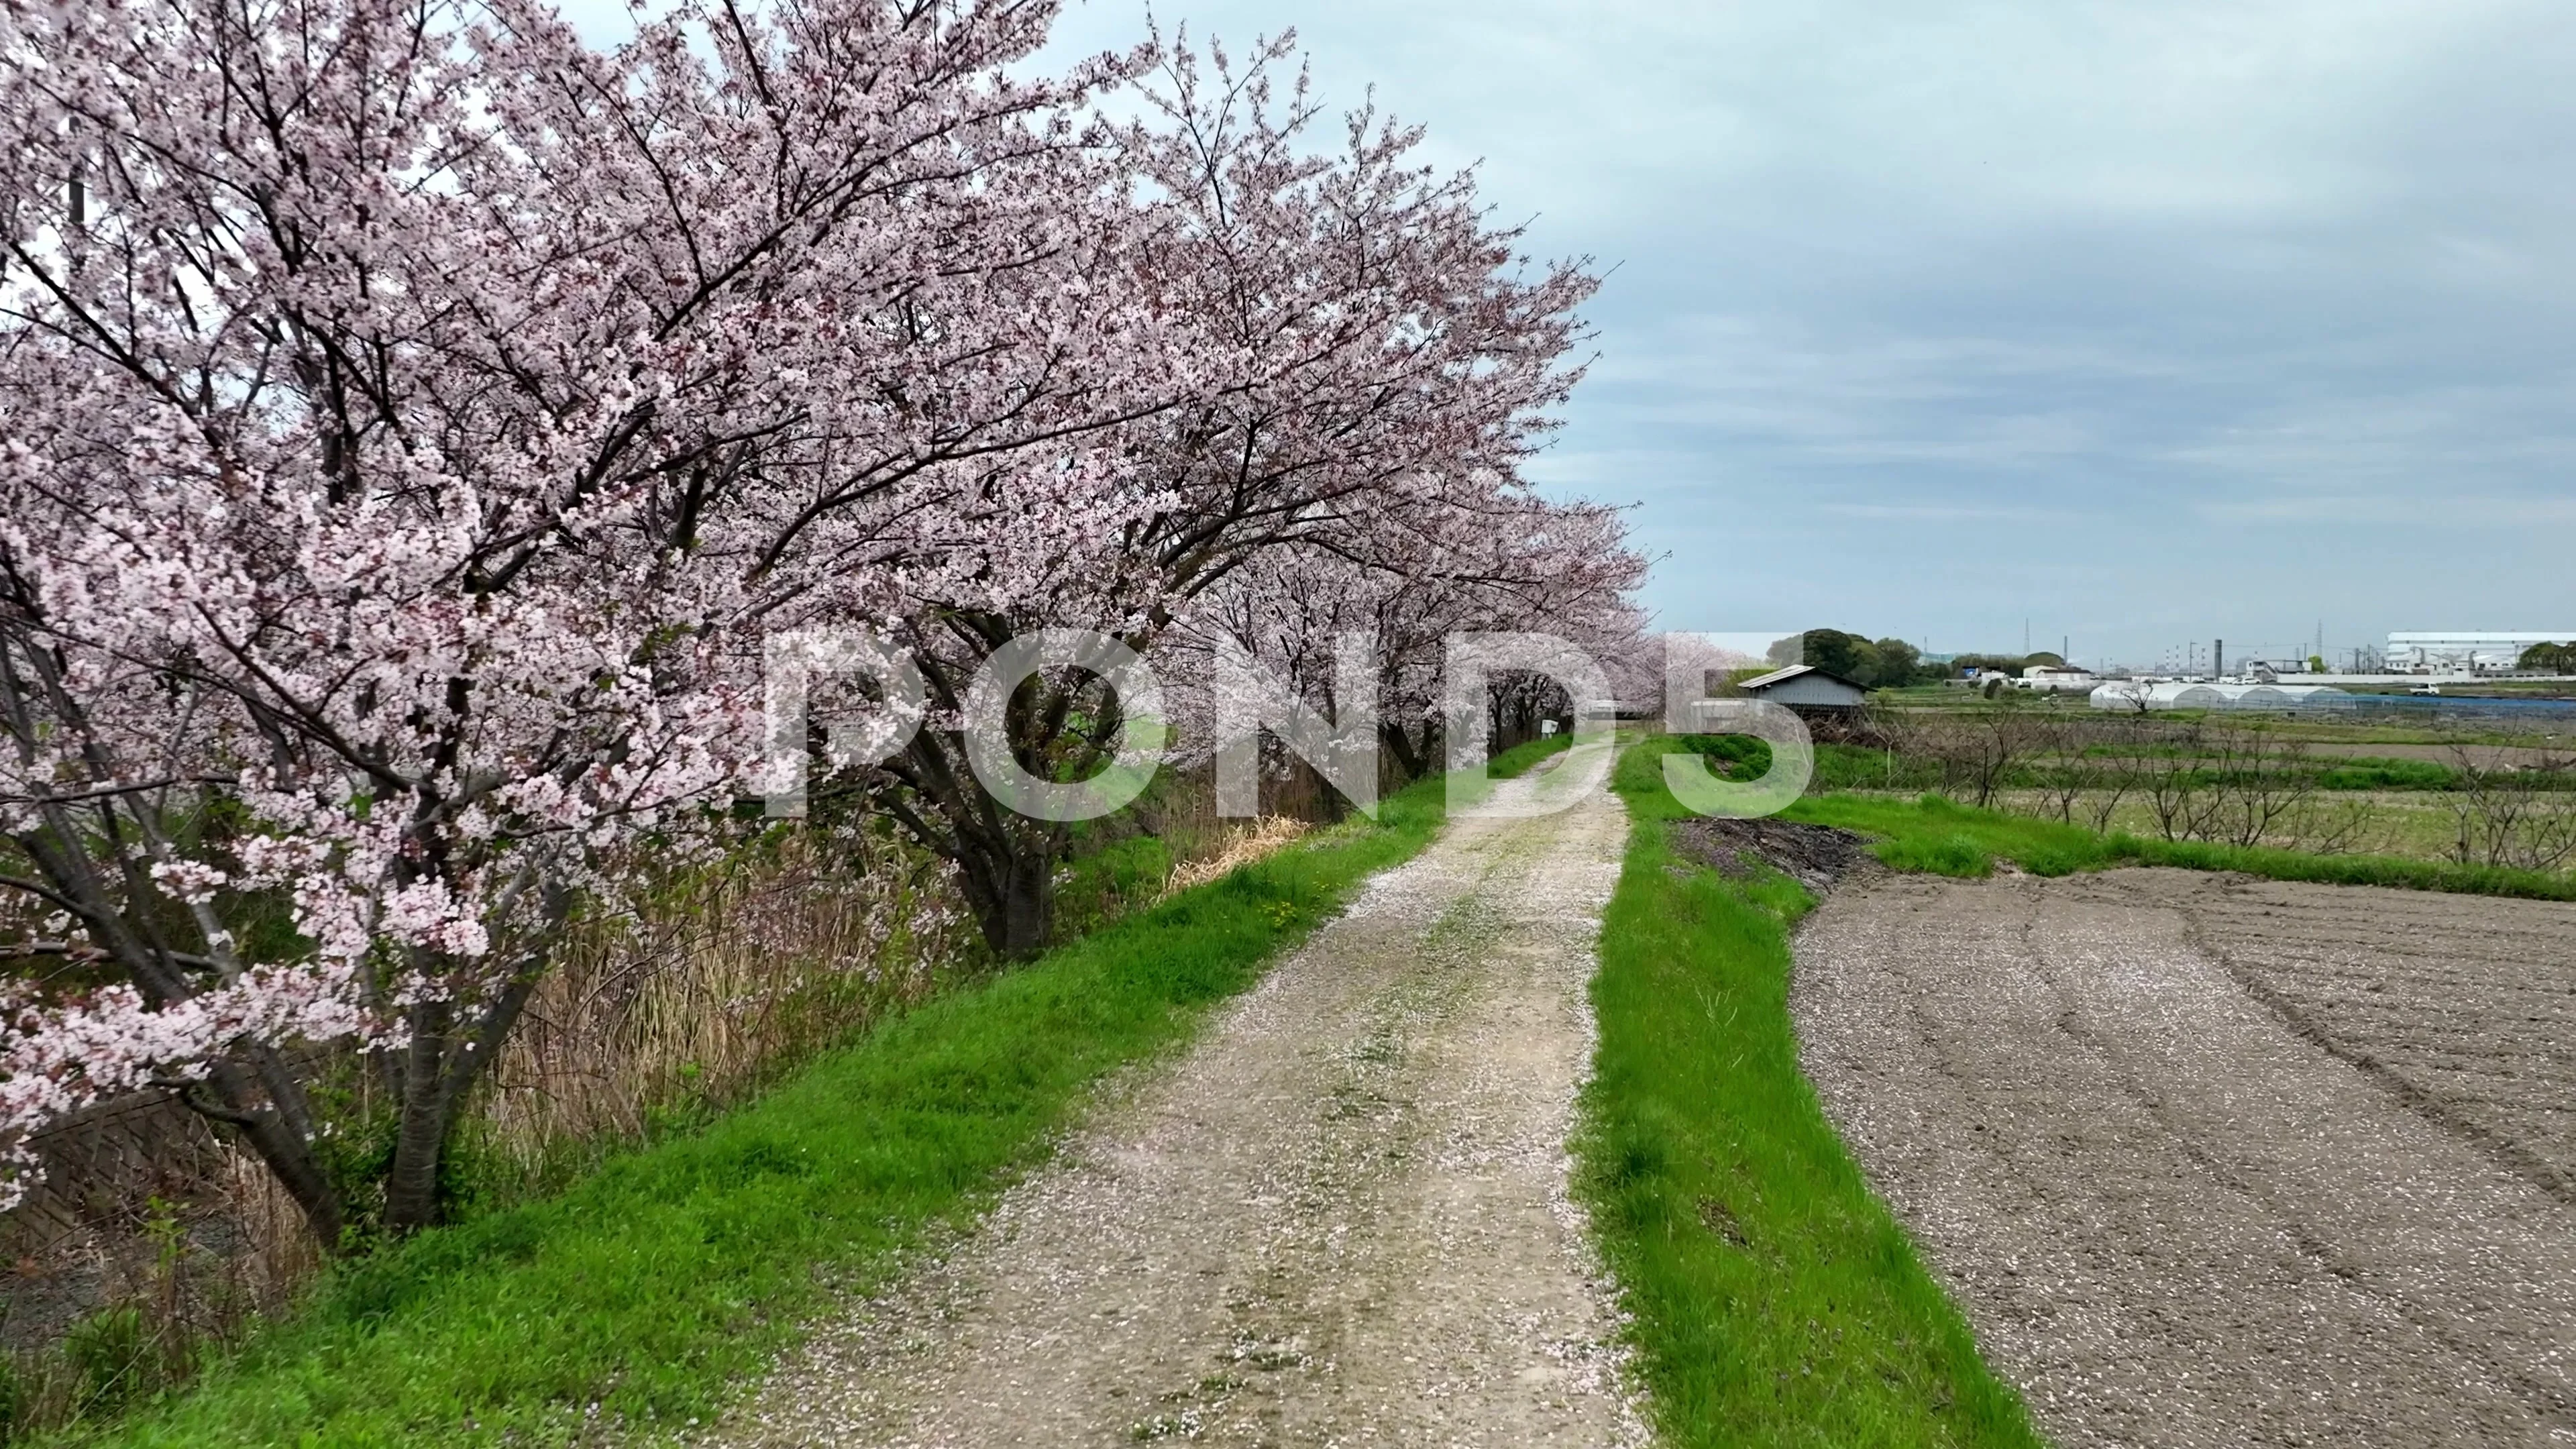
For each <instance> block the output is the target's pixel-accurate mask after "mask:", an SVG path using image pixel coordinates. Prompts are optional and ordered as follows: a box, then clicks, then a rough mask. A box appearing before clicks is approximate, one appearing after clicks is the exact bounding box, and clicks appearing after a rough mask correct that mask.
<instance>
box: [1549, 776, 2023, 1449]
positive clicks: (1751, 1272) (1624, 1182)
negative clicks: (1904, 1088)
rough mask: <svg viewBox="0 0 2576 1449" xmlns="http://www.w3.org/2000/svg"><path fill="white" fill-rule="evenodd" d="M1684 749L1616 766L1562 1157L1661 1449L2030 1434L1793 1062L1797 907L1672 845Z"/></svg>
mask: <svg viewBox="0 0 2576 1449" xmlns="http://www.w3.org/2000/svg"><path fill="white" fill-rule="evenodd" d="M1683 747H1684V746H1682V745H1680V744H1677V743H1675V742H1673V741H1669V740H1666V739H1661V738H1656V739H1649V740H1647V741H1645V742H1644V743H1643V744H1641V745H1638V746H1635V747H1633V748H1631V749H1629V750H1628V751H1627V752H1626V753H1625V754H1624V755H1623V756H1622V758H1621V760H1620V763H1619V768H1618V772H1617V775H1616V776H1615V778H1614V788H1616V789H1617V791H1618V792H1619V794H1620V795H1621V796H1623V797H1624V798H1625V799H1626V801H1627V805H1628V809H1629V812H1630V817H1631V821H1632V825H1631V832H1630V838H1629V844H1628V851H1627V858H1626V862H1625V866H1624V868H1623V870H1622V871H1621V874H1620V878H1619V885H1618V888H1617V891H1616V892H1615V893H1614V894H1613V896H1612V897H1611V901H1610V905H1609V909H1608V912H1607V914H1606V916H1605V918H1604V921H1603V927H1602V946H1601V973H1600V976H1599V978H1598V979H1597V981H1596V982H1595V984H1594V987H1593V1002H1594V1005H1595V1008H1596V1010H1597V1011H1598V1013H1599V1017H1600V1029H1601V1044H1600V1048H1599V1054H1598V1056H1597V1058H1596V1061H1595V1078H1594V1081H1593V1083H1592V1085H1591V1086H1590V1087H1588V1088H1587V1089H1586V1092H1585V1096H1584V1102H1583V1113H1584V1125H1583V1129H1582V1132H1581V1134H1580V1136H1579V1138H1578V1142H1577V1148H1576V1150H1577V1158H1578V1164H1579V1182H1578V1190H1579V1191H1580V1192H1581V1193H1582V1195H1583V1196H1584V1197H1585V1199H1586V1200H1587V1201H1588V1203H1589V1205H1590V1207H1591V1210H1592V1213H1593V1219H1594V1223H1595V1225H1596V1227H1597V1229H1598V1231H1599V1233H1600V1235H1601V1238H1602V1242H1603V1246H1604V1250H1605V1252H1606V1255H1607V1257H1608V1258H1609V1261H1610V1265H1611V1266H1612V1268H1613V1269H1614V1270H1615V1271H1616V1273H1617V1276H1618V1278H1619V1280H1620V1282H1621V1283H1622V1285H1623V1289H1622V1297H1623V1301H1624V1305H1625V1307H1626V1308H1627V1310H1628V1311H1629V1313H1630V1314H1632V1315H1633V1317H1634V1326H1633V1329H1632V1335H1633V1340H1634V1342H1635V1345H1636V1348H1637V1350H1638V1362H1639V1367H1640V1370H1641V1371H1642V1373H1643V1374H1644V1376H1645V1379H1646V1381H1647V1384H1648V1386H1649V1387H1650V1389H1651V1391H1652V1394H1653V1396H1654V1407H1655V1412H1656V1417H1657V1419H1658V1421H1659V1423H1660V1425H1661V1427H1662V1429H1663V1432H1664V1437H1665V1441H1666V1442H1667V1443H1670V1444H1673V1445H1676V1446H1687V1445H1712V1446H1714V1445H1744V1444H1762V1445H1814V1446H1836V1449H1841V1446H1853V1445H1877V1444H1888V1445H1894V1444H1978V1445H2035V1444H2036V1443H2037V1442H2038V1441H2037V1439H2036V1438H2035V1436H2034V1435H2033V1434H2032V1432H2031V1430H2030V1428H2029V1426H2028V1424H2027V1422H2026V1420H2025V1418H2024V1416H2023V1412H2022V1408H2021V1404H2020V1401H2019V1399H2018V1398H2017V1397H2016V1396H2015V1395H2014V1394H2013V1392H2012V1391H2011V1390H2010V1389H2009V1388H2007V1387H2005V1386H2004V1385H2003V1384H2002V1383H2000V1382H1999V1381H1997V1380H1996V1379H1995V1378H1994V1376H1993V1375H1992V1374H1991V1373H1989V1372H1988V1371H1987V1369H1986V1368H1985V1366H1984V1364H1983V1363H1982V1362H1981V1361H1980V1360H1979V1358H1978V1355H1977V1348H1976V1344H1975V1342H1974V1340H1973V1339H1972V1337H1971V1336H1970V1334H1969V1331H1968V1328H1967V1325H1966V1323H1965V1322H1964V1321H1963V1320H1962V1319H1961V1318H1960V1316H1959V1314H1958V1312H1957V1311H1956V1310H1955V1309H1954V1308H1952V1307H1951V1305H1950V1304H1949V1302H1948V1301H1947V1299H1945V1298H1944V1297H1943V1295H1942V1293H1941V1290H1940V1289H1939V1288H1938V1287H1937V1286H1936V1285H1935V1284H1934V1283H1933V1282H1932V1281H1931V1279H1930V1278H1929V1277H1928V1276H1927V1275H1926V1274H1925V1273H1924V1271H1923V1269H1922V1267H1921V1265H1920V1264H1919V1263H1918V1262H1917V1261H1916V1259H1915V1256H1914V1251H1913V1248H1912V1246H1911V1244H1909V1243H1908V1241H1907V1240H1906V1237H1905V1234H1904V1232H1903V1231H1902V1230H1901V1229H1900V1228H1898V1227H1897V1225H1896V1224H1895V1222H1894V1221H1893V1220H1892V1219H1891V1218H1890V1217H1889V1216H1888V1214H1887V1211H1886V1209H1885V1208H1884V1207H1882V1206H1881V1205H1880V1204H1879V1202H1878V1201H1877V1200H1876V1199H1875V1198H1873V1197H1872V1196H1871V1195H1870V1192H1869V1188H1868V1185H1867V1183H1866V1182H1865V1181H1863V1179H1862V1177H1861V1175H1860V1172H1859V1170H1858V1169H1857V1168H1856V1167H1854V1166H1853V1164H1852V1162H1851V1159H1850V1158H1849V1157H1848V1156H1846V1155H1845V1153H1844V1152H1843V1148H1842V1144H1841V1142H1840V1141H1839V1140H1838V1139H1837V1138H1836V1137H1835V1135H1834V1131H1833V1128H1832V1126H1831V1125H1830V1124H1829V1123H1828V1122H1827V1121H1826V1120H1825V1117H1824V1114H1823V1112H1822V1111H1821V1110H1820V1109H1819V1108H1818V1106H1817V1103H1816V1100H1815V1096H1814V1094H1813V1092H1812V1091H1811V1090H1810V1089H1809V1088H1808V1085H1807V1081H1806V1078H1805V1077H1804V1075H1802V1074H1801V1073H1800V1071H1799V1070H1798V1058H1797V1046H1796V1041H1795V1038H1794V1036H1793V1034H1792V1031H1791V1028H1790V1022H1789V1012H1788V981H1789V942H1788V930H1787V928H1788V925H1789V923H1790V922H1791V921H1793V920H1795V919H1796V917H1797V916H1798V915H1799V914H1800V913H1802V912H1803V911H1805V910H1806V909H1807V907H1808V906H1809V905H1810V904H1811V902H1810V901H1809V900H1808V898H1807V897H1806V895H1805V893H1804V892H1802V891H1801V890H1799V888H1798V887H1797V886H1796V885H1795V884H1794V883H1793V882H1790V881H1788V880H1787V879H1785V878H1781V877H1777V876H1774V877H1770V878H1768V879H1762V880H1753V881H1743V882H1738V881H1730V880H1728V879H1726V878H1724V877H1722V876H1720V875H1718V874H1717V873H1716V872H1714V871H1710V870H1706V869H1702V868H1699V867H1696V866H1690V865H1686V864H1685V863H1684V862H1682V861H1681V859H1680V858H1679V857H1677V856H1675V855H1674V854H1673V853H1672V851H1671V850H1670V849H1669V848H1668V846H1667V844H1666V826H1667V824H1668V823H1669V822H1671V821H1674V820H1677V819H1681V818H1684V816H1685V813H1686V812H1684V811H1683V810H1682V809H1681V807H1680V806H1679V805H1678V804H1677V803H1675V802H1674V800H1673V799H1672V797H1671V796H1670V795H1669V794H1668V793H1667V792H1666V791H1665V789H1664V786H1663V782H1662V775H1661V769H1660V766H1659V764H1658V763H1657V762H1658V760H1659V759H1660V757H1661V755H1662V754H1663V753H1664V752H1665V751H1666V750H1668V749H1674V748H1683Z"/></svg>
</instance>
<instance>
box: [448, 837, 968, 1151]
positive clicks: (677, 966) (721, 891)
mask: <svg viewBox="0 0 2576 1449" xmlns="http://www.w3.org/2000/svg"><path fill="white" fill-rule="evenodd" d="M977 959H980V946H979V945H978V944H977V937H976V935H975V931H974V928H973V924H972V922H971V920H970V919H969V918H968V917H967V915H966V914H965V912H964V910H963V909H962V906H961V904H960V902H959V900H958V897H957V894H956V892H955V890H954V888H953V886H952V885H951V884H950V878H949V875H948V873H947V871H946V869H945V868H944V867H943V866H941V865H939V864H938V863H936V862H934V861H932V860H930V859H929V858H928V857H926V856H924V855H922V854H921V853H920V852H918V851H917V850H913V849H911V848H909V847H907V846H904V845H902V844H900V843H898V842H895V841H893V840H890V839H887V838H884V837H881V836H879V837H872V836H865V835H858V834H855V833H843V832H820V831H816V832H806V831H797V832H783V833H781V834H779V835H777V836H776V837H774V838H769V839H764V840H762V841H760V842H759V843H757V844H755V845H751V846H747V847H746V848H744V849H741V850H738V851H736V852H734V853H733V854H731V855H729V856H727V857H725V858H723V859H721V860H718V861H716V862H713V863H711V864H704V865H690V866H682V867H678V868H674V869H669V870H664V871H659V872H656V873H654V876H653V879H652V885H651V888H650V890H649V891H647V892H645V893H644V894H643V896H642V898H641V900H640V902H639V904H637V905H636V906H635V907H633V908H631V909H629V910H626V911H621V912H618V913H615V914H608V913H601V914H597V915H594V916H591V917H589V918H586V919H584V920H582V921H580V922H578V923H576V925H575V926H574V928H573V929H572V932H571V935H570V937H569V939H567V940H566V942H565V943H564V946H563V948H562V950H561V954H560V958H559V960H558V962H557V964H556V968H555V970H554V971H553V972H552V973H551V974H550V975H549V976H548V977H547V979H546V981H545V982H544V984H543V985H542V986H541V987H540V988H539V990H538V994H537V998H536V1000H535V1001H534V1002H533V1003H531V1005H530V1007H529V1012H528V1018H527V1020H526V1021H525V1022H524V1023H523V1024H522V1025H521V1027H520V1029H519V1031H518V1032H517V1033H516V1034H515V1035H514V1036H513V1037H512V1039H511V1042H510V1045H509V1046H508V1047H507V1048H506V1049H505V1051H504V1052H503V1055H502V1058H501V1060H500V1062H499V1063H498V1064H497V1065H496V1067H495V1068H494V1071H493V1076H492V1084H491V1087H490V1089H489V1092H488V1094H487V1097H486V1101H485V1103H484V1110H483V1112H482V1113H481V1114H480V1116H479V1118H478V1131H479V1133H480V1135H481V1145H482V1146H483V1148H484V1150H485V1156H486V1158H487V1164H486V1167H487V1170H493V1169H500V1170H503V1171H505V1172H507V1173H509V1174H511V1175H515V1176H516V1177H517V1178H518V1179H519V1180H520V1185H521V1186H523V1187H524V1188H528V1189H536V1188H541V1187H544V1186H546V1185H548V1184H549V1183H551V1182H553V1181H555V1180H558V1179H560V1178H561V1177H562V1176H563V1175H564V1173H565V1172H567V1171H568V1170H575V1169H577V1168H578V1167H579V1166H580V1165H581V1164H583V1163H585V1162H588V1161H590V1160H592V1159H594V1158H595V1157H596V1156H597V1155H598V1154H599V1153H600V1152H601V1151H603V1150H606V1149H609V1148H613V1147H616V1146H618V1145H621V1144H625V1143H631V1142H634V1141H636V1140H638V1139H640V1138H642V1137H645V1136H648V1135H649V1134H650V1133H651V1132H652V1131H653V1129H654V1127H655V1125H656V1123H657V1122H660V1121H665V1120H670V1119H671V1118H673V1117H674V1116H677V1117H679V1118H682V1119H686V1118H688V1117H690V1116H692V1115H694V1114H696V1113H699V1112H702V1111H704V1110H708V1109H712V1108H716V1107H721V1106H724V1105H726V1104H729V1103H733V1102H738V1101H741V1100H743V1099H744V1098H746V1097H748V1096H750V1095H751V1094H752V1093H754V1092H756V1091H758V1090H759V1089H760V1088H761V1087H763V1086H765V1085H768V1084H769V1083H771V1082H774V1081H775V1080H777V1079H778V1078H779V1077H780V1076H781V1075H782V1074H784V1073H785V1072H787V1071H789V1070H791V1069H792V1068H793V1067H795V1066H796V1065H797V1064H799V1063H801V1062H804V1061H806V1060H809V1059H811V1058H812V1057H813V1056H814V1054H815V1053H817V1052H819V1051H822V1050H824V1049H826V1048H828V1047H830V1046H832V1045H834V1044H835V1043H838V1042H840V1041H843V1040H846V1039H847V1038H848V1037H849V1036H850V1035H851V1034H852V1033H854V1032H856V1031H858V1030H860V1029H861V1028H863V1027H865V1026H866V1025H868V1024H869V1023H870V1022H872V1021H875V1020H877V1019H879V1018H880V1017H882V1016H883V1015H885V1014H886V1013H887V1012H889V1011H894V1010H900V1009H901V1008H902V1007H904V1006H906V1005H909V1004H911V1003H913V1002H916V1001H918V1000H920V999H921V998H922V997H923V996H925V995H927V994H928V993H930V992H931V991H932V990H934V989H936V987H937V986H938V984H939V982H940V980H941V978H942V976H943V975H944V974H946V973H949V972H952V971H955V970H957V969H960V968H961V966H963V965H964V964H966V963H970V962H973V961H975V960H977Z"/></svg>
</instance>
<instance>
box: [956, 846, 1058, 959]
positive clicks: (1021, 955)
mask: <svg viewBox="0 0 2576 1449" xmlns="http://www.w3.org/2000/svg"><path fill="white" fill-rule="evenodd" d="M965 844H966V848H965V849H963V850H961V851H959V852H958V858H957V869H958V875H959V877H960V878H961V880H962V882H963V884H964V885H965V888H966V904H967V907H968V909H970V910H972V911H974V913H975V924H976V925H977V926H979V927H981V928H982V929H983V932H984V942H985V944H986V945H988V946H991V947H992V948H993V954H995V955H997V956H1000V957H1001V958H1003V959H1004V960H1006V961H1025V960H1027V959H1028V958H1029V957H1032V956H1035V955H1036V954H1037V953H1038V952H1040V951H1043V950H1045V949H1046V945H1047V938H1048V936H1049V935H1050V934H1051V933H1052V932H1053V931H1054V928H1055V852H1054V851H1053V850H1051V849H1048V848H1046V847H1045V846H1043V845H1031V844H1029V843H1028V842H1016V843H1015V842H1011V841H986V840H969V841H967V842H965Z"/></svg>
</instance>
